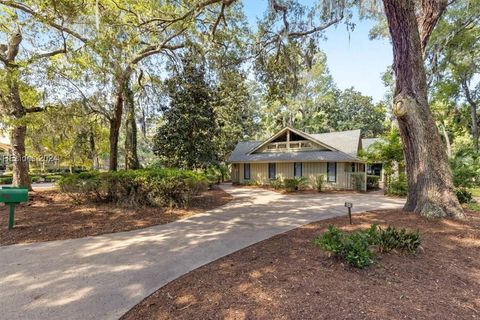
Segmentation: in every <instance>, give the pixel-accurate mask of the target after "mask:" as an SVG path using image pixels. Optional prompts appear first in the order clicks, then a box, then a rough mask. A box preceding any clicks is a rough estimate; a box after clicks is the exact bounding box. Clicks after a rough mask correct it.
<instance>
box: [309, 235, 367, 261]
mask: <svg viewBox="0 0 480 320" xmlns="http://www.w3.org/2000/svg"><path fill="white" fill-rule="evenodd" d="M371 239H372V238H371V237H370V235H369V233H368V232H365V231H359V232H354V233H350V234H347V233H345V232H343V231H342V230H340V229H338V228H336V227H334V226H329V227H328V230H327V231H326V232H325V233H323V234H321V235H320V236H319V237H317V238H316V239H315V240H314V243H315V244H316V245H318V246H320V247H321V248H322V249H323V250H325V251H329V252H332V253H334V254H335V255H337V256H338V257H340V258H342V259H344V260H345V261H346V262H347V263H348V264H349V265H351V266H353V267H356V268H365V267H367V266H369V265H370V264H371V263H372V259H371V257H372V253H371V251H370V250H369V246H370V245H371V242H370V241H372V240H371Z"/></svg>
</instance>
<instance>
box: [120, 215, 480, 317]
mask: <svg viewBox="0 0 480 320" xmlns="http://www.w3.org/2000/svg"><path fill="white" fill-rule="evenodd" d="M347 223H348V222H347V219H346V218H344V217H342V218H335V219H330V220H325V221H321V222H317V223H312V224H309V225H306V226H304V227H301V228H298V229H295V230H292V231H289V232H287V233H284V234H281V235H278V236H275V237H273V238H270V239H268V240H265V241H263V242H260V243H258V244H255V245H253V246H250V247H248V248H245V249H243V250H241V251H238V252H236V253H233V254H231V255H229V256H226V257H224V258H222V259H219V260H217V261H215V262H212V263H210V264H208V265H205V266H203V267H201V268H198V269H196V270H194V271H192V272H190V273H188V274H186V275H184V276H183V277H180V278H178V279H177V280H175V281H173V282H171V283H169V284H168V285H166V286H164V287H163V288H161V289H159V290H158V291H156V292H155V293H154V294H152V295H151V296H150V297H148V298H146V299H145V300H144V301H142V302H141V303H140V304H138V305H137V306H136V307H134V308H133V309H132V310H130V311H129V312H128V313H127V314H125V315H124V316H123V318H122V319H130V320H131V319H478V318H479V317H480V214H479V213H472V212H469V213H468V220H467V221H451V220H444V221H438V220H427V219H424V218H421V217H418V216H416V215H414V214H406V213H404V212H402V211H399V210H390V211H376V212H367V213H364V214H362V215H358V216H357V215H356V216H354V225H353V226H349V225H348V224H347ZM372 223H376V224H379V225H380V226H387V225H388V224H391V225H393V226H396V227H407V228H409V229H413V230H416V229H417V228H418V229H419V230H420V234H421V237H422V248H423V250H421V251H420V252H419V253H418V254H417V255H408V254H401V253H398V252H392V253H390V254H386V255H382V256H381V260H380V261H378V262H377V263H375V264H374V265H373V266H371V267H369V268H368V269H363V270H360V269H355V268H353V267H350V266H348V265H345V264H343V263H342V262H341V261H339V260H336V259H335V258H333V257H330V256H329V255H328V254H327V253H326V252H324V251H322V250H321V249H320V248H318V247H316V246H315V245H313V244H312V239H314V238H315V237H316V236H317V235H318V234H319V233H321V232H323V231H324V230H325V229H326V228H327V226H328V225H329V224H334V225H336V226H340V227H342V228H344V229H347V230H354V229H358V228H366V227H368V226H369V225H370V224H372Z"/></svg>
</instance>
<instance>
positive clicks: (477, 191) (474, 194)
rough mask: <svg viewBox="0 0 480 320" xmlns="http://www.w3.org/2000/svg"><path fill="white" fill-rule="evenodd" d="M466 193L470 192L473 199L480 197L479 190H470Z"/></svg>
mask: <svg viewBox="0 0 480 320" xmlns="http://www.w3.org/2000/svg"><path fill="white" fill-rule="evenodd" d="M468 191H470V192H471V193H472V195H473V196H474V197H480V188H472V189H469V190H468Z"/></svg>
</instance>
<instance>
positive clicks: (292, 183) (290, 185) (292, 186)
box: [283, 177, 307, 192]
mask: <svg viewBox="0 0 480 320" xmlns="http://www.w3.org/2000/svg"><path fill="white" fill-rule="evenodd" d="M306 182H307V179H306V178H305V177H297V178H293V179H285V180H284V181H283V184H284V187H285V190H287V191H288V192H293V191H296V190H300V189H301V188H302V187H304V186H305V185H306Z"/></svg>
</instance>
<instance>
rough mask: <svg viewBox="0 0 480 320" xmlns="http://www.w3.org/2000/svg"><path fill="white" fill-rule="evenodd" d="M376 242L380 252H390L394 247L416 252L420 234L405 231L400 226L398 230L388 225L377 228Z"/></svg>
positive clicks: (419, 242)
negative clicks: (383, 227) (384, 227)
mask: <svg viewBox="0 0 480 320" xmlns="http://www.w3.org/2000/svg"><path fill="white" fill-rule="evenodd" d="M377 234H378V235H377V242H376V244H378V247H379V251H380V252H385V253H386V252H390V251H392V250H394V249H399V250H401V251H406V252H409V253H415V252H417V249H418V247H419V246H420V244H421V241H420V234H419V232H418V230H417V231H416V232H411V231H407V230H406V229H404V228H402V229H400V230H398V229H396V228H394V227H392V226H388V227H387V228H386V229H382V228H379V229H378V233H377Z"/></svg>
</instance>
